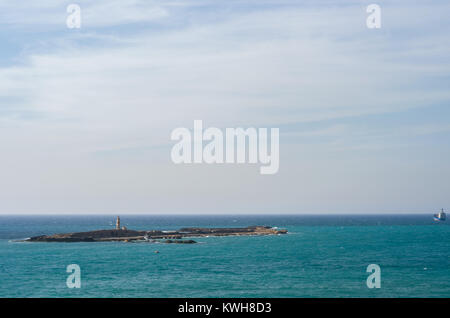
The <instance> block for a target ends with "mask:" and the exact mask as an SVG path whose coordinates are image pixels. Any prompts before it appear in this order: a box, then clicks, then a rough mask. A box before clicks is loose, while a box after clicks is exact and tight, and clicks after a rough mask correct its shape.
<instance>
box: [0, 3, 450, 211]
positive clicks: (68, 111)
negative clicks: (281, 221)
mask: <svg viewBox="0 0 450 318" xmlns="http://www.w3.org/2000/svg"><path fill="white" fill-rule="evenodd" d="M70 3H77V4H79V5H80V6H81V9H82V26H81V29H68V28H67V27H66V23H65V20H66V18H67V15H68V14H67V13H66V7H67V5H68V4H70ZM370 3H377V4H379V5H380V7H381V10H382V15H381V16H382V27H381V29H376V30H375V29H368V28H367V27H366V22H365V21H366V17H367V15H368V14H367V13H366V11H365V9H366V7H367V5H368V4H370ZM449 16H450V3H449V2H448V1H376V2H375V1H365V0H362V1H293V0H282V1H275V0H273V1H270V0H269V1H264V0H261V1H257V0H240V1H238V0H232V1H230V0H228V1H213V0H187V1H138V0H95V1H92V0H89V1H87V0H86V1H56V0H40V1H26V2H19V1H11V0H10V1H4V0H0V40H1V50H0V130H1V134H0V147H1V149H2V150H1V155H2V156H1V159H0V176H1V178H0V213H428V212H430V213H431V212H434V211H436V210H438V209H440V208H441V207H444V208H446V209H450V202H449V199H448V198H449V192H450V182H449V180H450V163H449V162H450V160H449V159H448V158H449V155H450V151H449V145H450V104H449V101H450V90H449V87H450V59H449V57H450V54H449V53H450V44H449V43H450V41H449V34H450V21H449V20H448V17H449ZM195 119H201V120H203V123H204V126H206V127H209V126H214V127H220V128H225V127H252V126H253V127H268V128H270V127H278V128H280V143H281V148H280V156H281V158H280V170H279V173H278V174H276V175H273V176H264V175H260V174H259V165H243V166H237V165H222V166H211V165H198V166H176V165H174V164H173V163H172V162H171V161H170V149H171V146H172V145H173V142H171V141H170V133H171V131H172V130H173V129H175V128H177V127H188V128H192V125H193V120H195Z"/></svg>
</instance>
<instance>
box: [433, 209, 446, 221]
mask: <svg viewBox="0 0 450 318" xmlns="http://www.w3.org/2000/svg"><path fill="white" fill-rule="evenodd" d="M446 218H447V215H446V214H445V212H444V209H441V212H439V213H438V214H435V215H434V217H433V219H434V220H435V221H445V220H446Z"/></svg>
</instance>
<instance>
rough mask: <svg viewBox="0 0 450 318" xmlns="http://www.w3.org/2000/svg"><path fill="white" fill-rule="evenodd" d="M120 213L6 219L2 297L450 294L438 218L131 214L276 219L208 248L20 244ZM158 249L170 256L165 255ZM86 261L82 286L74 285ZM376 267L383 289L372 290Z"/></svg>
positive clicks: (170, 224)
mask: <svg viewBox="0 0 450 318" xmlns="http://www.w3.org/2000/svg"><path fill="white" fill-rule="evenodd" d="M114 218H115V216H0V297H449V296H450V252H449V247H450V241H449V239H450V227H449V226H448V225H449V223H450V221H446V222H440V223H436V222H434V221H433V220H432V216H431V215H396V216H394V215H387V216H386V215H369V216H367V215H366V216H355V215H353V216H350V215H347V216H345V215H341V216H331V215H330V216H312V215H311V216H309V215H308V216H306V215H303V216H285V215H272V216H130V215H122V224H123V225H126V226H127V227H128V228H132V229H145V230H149V229H167V230H170V229H178V228H180V227H186V226H194V227H195V226H204V227H231V226H236V227H240V226H249V225H271V226H278V227H280V228H286V229H287V230H289V234H287V235H279V236H264V237H209V238H196V241H198V242H199V243H200V244H193V245H178V244H148V243H142V244H137V243H112V242H106V243H20V242H14V241H13V240H15V239H21V238H26V237H30V236H35V235H40V234H54V233H65V232H74V231H87V230H95V229H101V228H111V227H112V226H113V223H114ZM155 250H158V251H159V252H160V253H159V254H156V253H155ZM69 264H78V265H79V266H80V268H81V280H82V286H81V288H80V289H69V288H67V286H66V278H67V275H68V274H67V273H66V266H67V265H69ZM369 264H378V265H379V266H380V267H381V288H380V289H369V288H367V286H366V279H367V277H368V275H369V273H366V268H367V266H368V265H369Z"/></svg>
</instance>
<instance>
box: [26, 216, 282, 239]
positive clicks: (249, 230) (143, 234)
mask: <svg viewBox="0 0 450 318" xmlns="http://www.w3.org/2000/svg"><path fill="white" fill-rule="evenodd" d="M286 233H287V230H280V229H277V228H273V227H270V226H249V227H244V228H197V227H195V228H182V229H179V230H177V231H161V230H150V231H135V230H129V229H127V228H126V227H120V218H119V217H118V218H117V222H116V228H115V229H109V230H96V231H89V232H76V233H63V234H54V235H40V236H34V237H31V238H29V239H26V240H25V241H27V242H108V241H109V242H111V241H124V242H138V241H147V242H152V241H157V240H165V241H162V243H183V244H191V243H196V242H195V241H193V240H182V239H183V238H187V237H206V236H242V235H246V236H249V235H277V234H286Z"/></svg>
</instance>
